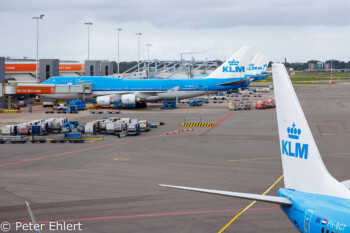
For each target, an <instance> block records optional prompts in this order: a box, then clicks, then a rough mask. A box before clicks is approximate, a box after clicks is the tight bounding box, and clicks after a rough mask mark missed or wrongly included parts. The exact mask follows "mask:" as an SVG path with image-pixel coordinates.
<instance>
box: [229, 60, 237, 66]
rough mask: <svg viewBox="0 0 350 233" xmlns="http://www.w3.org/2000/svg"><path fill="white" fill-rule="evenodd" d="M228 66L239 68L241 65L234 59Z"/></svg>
mask: <svg viewBox="0 0 350 233" xmlns="http://www.w3.org/2000/svg"><path fill="white" fill-rule="evenodd" d="M228 64H229V65H230V66H237V65H238V64H239V61H236V60H235V59H233V60H232V61H229V62H228Z"/></svg>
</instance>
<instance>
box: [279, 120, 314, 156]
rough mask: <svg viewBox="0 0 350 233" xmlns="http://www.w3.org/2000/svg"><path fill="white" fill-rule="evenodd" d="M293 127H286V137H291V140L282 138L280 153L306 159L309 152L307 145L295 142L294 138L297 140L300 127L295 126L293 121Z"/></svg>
mask: <svg viewBox="0 0 350 233" xmlns="http://www.w3.org/2000/svg"><path fill="white" fill-rule="evenodd" d="M292 126H293V127H288V128H287V132H288V138H289V139H293V140H291V141H287V140H282V155H288V156H291V157H296V158H300V159H307V156H308V152H309V145H308V144H304V143H300V142H295V141H294V140H299V137H300V134H301V129H297V128H295V124H294V123H293V125H292Z"/></svg>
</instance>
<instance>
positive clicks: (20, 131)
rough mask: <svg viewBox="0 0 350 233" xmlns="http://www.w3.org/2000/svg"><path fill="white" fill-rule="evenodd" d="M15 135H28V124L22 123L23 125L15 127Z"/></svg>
mask: <svg viewBox="0 0 350 233" xmlns="http://www.w3.org/2000/svg"><path fill="white" fill-rule="evenodd" d="M17 134H18V135H29V129H28V124H27V123H23V124H19V125H17Z"/></svg>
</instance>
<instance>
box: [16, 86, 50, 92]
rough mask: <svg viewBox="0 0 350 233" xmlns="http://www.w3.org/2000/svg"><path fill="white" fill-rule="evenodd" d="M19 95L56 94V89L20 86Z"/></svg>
mask: <svg viewBox="0 0 350 233" xmlns="http://www.w3.org/2000/svg"><path fill="white" fill-rule="evenodd" d="M16 93H17V94H54V93H55V87H54V86H51V87H39V86H18V87H17V91H16Z"/></svg>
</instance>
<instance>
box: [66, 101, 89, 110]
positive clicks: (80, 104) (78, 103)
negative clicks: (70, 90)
mask: <svg viewBox="0 0 350 233" xmlns="http://www.w3.org/2000/svg"><path fill="white" fill-rule="evenodd" d="M67 104H68V105H75V106H77V110H85V107H86V105H85V101H83V100H71V101H67Z"/></svg>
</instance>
